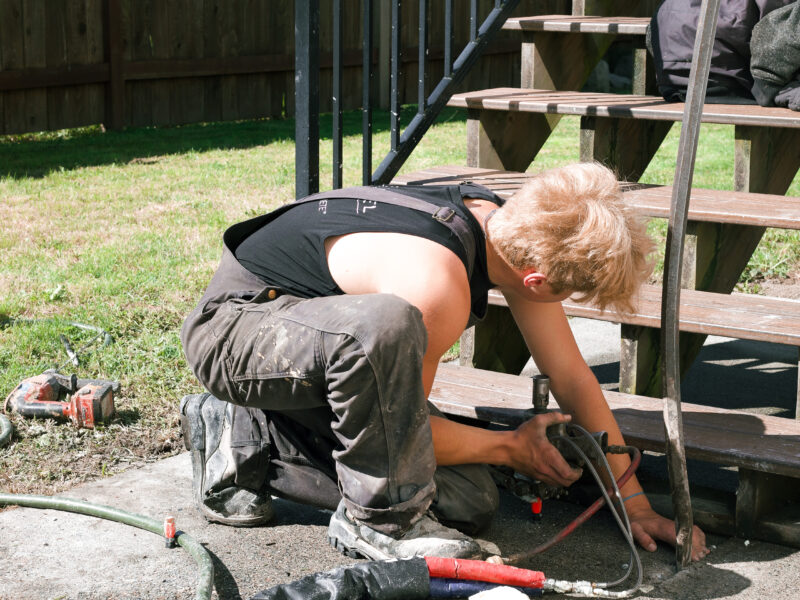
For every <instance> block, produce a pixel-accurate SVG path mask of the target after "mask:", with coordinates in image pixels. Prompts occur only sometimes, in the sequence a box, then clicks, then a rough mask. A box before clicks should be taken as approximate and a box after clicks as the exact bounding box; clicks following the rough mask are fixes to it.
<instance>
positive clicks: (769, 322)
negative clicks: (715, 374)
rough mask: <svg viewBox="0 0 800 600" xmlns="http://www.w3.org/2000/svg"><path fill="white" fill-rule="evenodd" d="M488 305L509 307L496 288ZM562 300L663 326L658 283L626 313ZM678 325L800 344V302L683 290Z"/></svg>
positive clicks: (576, 311)
mask: <svg viewBox="0 0 800 600" xmlns="http://www.w3.org/2000/svg"><path fill="white" fill-rule="evenodd" d="M489 303H490V304H493V305H495V306H506V301H505V298H503V296H502V294H500V292H498V291H496V290H491V291H490V292H489ZM561 304H562V306H563V307H564V312H565V313H567V315H569V316H572V317H585V318H589V319H597V320H600V321H611V322H613V323H625V324H627V325H642V326H645V327H654V328H659V327H660V326H661V287H660V286H654V285H644V286H642V288H641V291H640V295H639V303H638V307H637V309H636V311H635V312H634V313H632V314H628V315H621V314H619V313H616V312H613V311H608V310H607V311H605V312H600V310H599V309H598V308H597V307H595V306H594V305H593V304H591V303H588V304H581V303H579V302H576V301H574V300H572V299H569V298H568V299H567V300H565V301H564V302H562V303H561ZM679 328H680V330H681V331H688V332H691V333H703V334H707V335H719V336H724V337H732V338H737V339H742V340H756V341H762V342H771V343H774V344H787V345H790V346H800V300H791V299H788V298H772V297H768V296H758V295H755V294H715V293H712V292H701V291H698V290H686V289H684V290H681V307H680V323H679Z"/></svg>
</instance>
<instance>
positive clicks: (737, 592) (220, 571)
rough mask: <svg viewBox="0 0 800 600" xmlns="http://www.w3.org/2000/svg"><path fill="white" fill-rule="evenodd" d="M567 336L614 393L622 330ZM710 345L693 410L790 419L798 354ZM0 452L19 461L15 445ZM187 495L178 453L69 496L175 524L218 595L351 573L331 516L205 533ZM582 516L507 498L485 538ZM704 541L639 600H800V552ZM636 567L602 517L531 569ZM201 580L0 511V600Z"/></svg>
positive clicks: (583, 327)
mask: <svg viewBox="0 0 800 600" xmlns="http://www.w3.org/2000/svg"><path fill="white" fill-rule="evenodd" d="M573 327H574V329H575V331H576V337H577V338H578V340H579V344H580V345H581V347H582V350H583V352H584V355H585V356H586V357H587V360H588V361H589V362H590V364H592V365H594V368H595V370H596V373H597V374H598V377H599V378H600V380H601V382H603V383H604V386H605V387H609V388H613V386H614V381H616V377H617V376H616V370H618V365H617V363H616V361H617V352H618V351H617V348H618V344H619V342H618V340H619V337H618V328H616V327H615V326H613V325H609V324H605V323H599V322H596V321H583V320H574V321H573ZM711 342H712V343H710V344H709V345H708V346H707V348H706V349H705V350H704V352H703V355H702V356H701V360H700V361H699V362H698V364H697V365H696V366H695V367H693V369H692V371H691V372H690V373H689V375H688V376H687V378H686V381H685V385H684V400H685V401H687V402H698V403H699V402H700V401H701V399H702V400H704V401H709V402H710V403H717V404H719V405H725V406H735V407H737V408H748V409H753V410H760V411H763V412H769V413H771V414H778V415H783V416H789V411H793V406H794V393H795V391H794V390H795V385H796V377H797V371H796V357H797V354H796V350H795V349H793V348H785V347H780V346H774V345H767V344H752V343H747V342H739V341H732V340H724V339H716V340H711ZM731 365H734V366H736V367H737V368H734V369H731V368H730V367H731ZM177 400H178V399H177V398H176V410H177ZM2 451H5V452H8V451H13V446H11V447H10V448H8V449H5V450H2ZM646 468H648V469H650V471H652V472H653V473H654V474H655V475H654V476H658V472H659V470H660V469H661V466H660V465H659V462H658V460H657V459H651V460H649V462H648V465H647V467H646ZM692 473H693V470H692V469H691V468H690V475H692ZM697 473H700V474H699V475H698V474H697ZM662 474H663V471H662ZM728 475H730V474H728ZM695 477H701V478H703V483H704V484H705V483H706V481H705V479H706V477H707V475H706V474H705V473H703V472H701V471H695ZM720 477H721V481H720V486H721V487H724V486H726V485H731V481H735V478H733V479H731V478H730V477H728V478H727V479H726V473H724V472H723V473H721V474H720ZM190 488H191V469H190V461H189V455H188V453H183V454H180V455H178V456H175V457H172V458H169V459H165V460H162V461H158V462H156V463H152V464H149V465H147V466H145V467H143V468H138V469H131V470H129V471H127V472H125V473H122V474H120V475H116V476H114V477H109V478H106V479H102V480H99V481H96V482H93V483H90V484H87V485H83V486H80V487H77V488H74V489H72V490H70V492H69V493H67V494H64V495H65V496H68V497H71V498H77V499H83V500H88V501H91V502H96V503H100V504H105V505H111V506H114V507H117V508H120V509H123V510H128V511H133V512H136V513H140V514H143V515H147V516H149V517H152V518H154V519H157V520H159V521H160V520H162V519H163V518H164V517H165V516H167V515H173V516H175V517H176V521H177V526H178V529H179V530H182V531H185V532H187V533H189V534H190V535H191V536H192V537H194V538H195V539H197V540H198V541H200V542H201V543H202V544H203V545H204V546H205V547H206V549H207V550H208V552H209V553H210V554H211V556H212V559H213V562H214V567H215V582H214V583H215V591H214V596H213V597H214V598H222V599H226V600H227V599H238V598H250V597H251V596H253V595H254V594H256V593H257V592H259V591H261V590H264V589H266V588H269V587H271V586H273V585H276V584H279V583H284V582H288V581H293V580H295V579H297V578H299V577H301V576H303V575H306V574H309V573H314V572H318V571H325V570H328V569H331V568H334V567H337V566H343V565H349V564H352V563H353V562H354V561H353V560H352V559H349V558H346V557H344V556H342V555H340V554H339V553H338V552H336V551H335V550H334V549H333V548H331V547H330V546H329V545H328V543H327V536H326V529H327V523H328V520H329V518H330V513H329V512H328V511H324V510H317V509H314V508H310V507H305V506H300V505H297V504H293V503H290V502H286V501H283V500H279V499H276V500H274V506H275V512H276V519H275V521H274V522H273V523H272V524H271V525H270V526H267V527H260V528H254V529H234V528H230V527H225V526H221V525H215V524H209V523H206V522H205V521H204V519H203V518H202V517H201V516H200V515H199V513H198V512H197V511H196V510H195V508H194V507H193V506H192V502H191V489H190ZM580 510H581V508H580V507H578V506H576V505H573V504H570V503H567V502H560V501H548V502H547V503H546V504H545V516H544V518H543V519H542V520H541V521H539V522H536V521H533V520H532V519H531V517H530V513H529V511H528V508H527V506H525V504H524V503H523V502H521V501H520V500H518V499H516V498H514V497H512V496H510V495H506V494H503V495H502V505H501V510H500V511H499V514H498V515H497V517H496V518H495V520H494V523H493V524H492V526H491V528H490V529H489V530H488V531H487V532H485V534H483V536H482V539H483V540H484V543H485V544H486V545H487V547H489V548H491V547H492V544H493V545H494V546H496V547H497V549H499V550H500V551H501V552H502V553H503V554H504V555H508V554H513V553H515V552H520V551H523V550H525V549H529V548H531V547H532V546H533V545H535V544H537V543H540V542H541V541H543V540H546V539H548V538H549V537H550V536H551V535H553V534H554V533H555V532H556V531H558V530H559V529H560V528H561V527H563V526H564V525H565V524H566V523H567V522H569V520H571V519H572V518H574V517H575V516H576V515H577V514H578V513H579V512H580ZM710 543H711V544H712V545H713V546H714V549H713V551H712V553H711V554H710V555H709V556H708V558H707V559H706V560H704V561H702V562H701V563H697V564H695V565H693V566H692V567H690V568H688V569H686V570H683V571H681V572H676V569H675V558H674V551H673V550H672V549H671V548H668V547H666V546H662V547H660V548H659V549H658V550H657V551H656V552H654V553H648V552H644V551H642V552H640V555H641V558H642V562H643V566H644V583H643V586H642V588H641V591H640V594H639V595H638V596H637V597H638V598H642V599H653V600H655V599H659V600H671V599H675V600H678V599H706V598H708V599H710V598H735V599H737V600H756V599H757V600H764V599H765V598H787V599H792V598H800V590H798V588H800V551H798V550H795V549H792V548H787V547H783V546H777V545H772V544H768V543H764V542H758V541H752V540H743V539H738V538H724V537H720V536H710ZM629 560H630V558H629V554H628V552H627V550H626V546H625V544H624V542H623V540H622V538H621V536H620V535H619V532H618V531H617V530H616V525H615V524H614V522H613V520H612V519H611V516H610V514H608V513H607V512H605V511H601V513H599V514H598V515H597V516H595V517H594V518H592V519H591V520H590V521H589V522H588V523H587V524H586V525H584V526H583V527H582V528H581V529H579V530H578V531H577V532H576V533H574V534H573V535H572V536H570V537H569V538H567V540H566V541H564V542H563V543H561V544H560V545H558V546H556V547H554V548H553V549H552V550H550V551H548V552H547V553H545V554H543V555H540V556H539V557H538V558H537V559H536V560H535V561H534V562H532V563H531V564H529V565H526V566H528V567H530V568H535V569H538V570H543V571H544V572H545V573H546V574H547V576H548V577H554V578H559V579H588V580H594V581H608V580H613V579H616V578H617V577H619V576H621V575H622V574H623V573H624V569H625V567H626V566H627V564H628V562H629ZM196 574H197V567H196V565H195V563H194V561H193V559H192V558H191V557H190V556H189V555H188V554H187V553H186V552H185V551H183V550H182V549H180V548H175V549H167V548H165V546H164V541H163V539H162V538H160V537H158V536H156V535H154V534H151V533H149V532H146V531H142V530H138V529H135V528H132V527H128V526H125V525H120V524H117V523H113V522H110V521H103V520H99V519H96V518H93V517H87V516H82V515H75V514H70V513H63V512H57V511H52V510H37V509H27V508H18V509H13V510H6V511H4V512H2V513H0V600H12V599H13V600H27V599H37V600H39V599H53V600H55V599H63V600H66V599H92V600H94V599H100V598H114V599H141V600H155V599H172V598H192V597H193V596H194V592H195V586H196V583H197V581H196ZM549 597H552V598H558V597H559V596H557V595H549Z"/></svg>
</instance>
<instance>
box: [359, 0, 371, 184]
mask: <svg viewBox="0 0 800 600" xmlns="http://www.w3.org/2000/svg"><path fill="white" fill-rule="evenodd" d="M363 3H364V6H363V13H364V20H363V29H364V31H363V32H362V33H363V36H364V46H363V54H362V57H363V58H362V63H363V64H362V74H363V79H362V86H363V90H362V92H363V95H362V102H361V111H362V121H361V138H362V142H361V164H362V169H361V180H362V183H363V185H369V184H370V182H371V177H372V0H363Z"/></svg>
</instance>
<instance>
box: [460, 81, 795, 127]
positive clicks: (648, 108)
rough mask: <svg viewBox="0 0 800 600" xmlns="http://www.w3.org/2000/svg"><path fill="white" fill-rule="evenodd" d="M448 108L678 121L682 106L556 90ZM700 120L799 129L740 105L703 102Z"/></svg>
mask: <svg viewBox="0 0 800 600" xmlns="http://www.w3.org/2000/svg"><path fill="white" fill-rule="evenodd" d="M447 104H448V106H455V107H460V108H472V109H483V110H501V111H519V112H532V113H545V114H559V115H577V116H589V117H591V116H596V117H615V118H627V119H649V120H654V121H680V120H681V119H682V118H683V102H665V101H664V100H663V99H662V98H661V97H659V96H634V95H629V94H606V93H599V92H557V91H553V90H532V89H520V88H495V89H488V90H479V91H474V92H465V93H461V94H454V95H453V97H452V98H451V99H450V101H449V102H448V103H447ZM701 120H702V122H704V123H723V124H728V125H754V126H762V127H786V128H798V129H800V115H799V114H798V113H797V112H795V111H792V110H790V109H788V108H777V107H764V106H758V105H741V104H705V105H704V107H703V116H702V119H701Z"/></svg>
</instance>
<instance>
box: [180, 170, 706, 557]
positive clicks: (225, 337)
mask: <svg viewBox="0 0 800 600" xmlns="http://www.w3.org/2000/svg"><path fill="white" fill-rule="evenodd" d="M652 247H653V244H652V241H651V240H650V239H649V238H648V237H647V235H646V232H645V228H644V224H643V223H642V222H641V221H640V220H638V219H637V218H636V216H635V215H633V214H632V213H631V212H630V211H629V210H628V209H626V208H625V206H624V205H623V203H622V200H621V192H620V188H619V185H618V183H617V181H616V178H615V177H614V175H613V173H611V172H610V171H609V170H608V169H606V168H605V167H602V166H600V165H597V164H579V165H573V166H569V167H565V168H561V169H554V170H552V171H548V172H545V173H543V174H541V175H539V176H538V177H536V178H534V179H533V180H532V181H530V182H529V183H528V184H526V185H525V186H524V187H523V188H522V189H521V190H520V191H519V192H518V193H517V194H516V195H515V196H514V197H513V198H511V199H509V200H508V201H503V200H502V199H501V198H499V197H497V196H496V195H495V194H493V193H492V192H490V191H489V190H487V189H485V188H483V187H480V186H477V185H471V184H462V185H455V186H446V187H415V186H390V187H380V188H351V189H349V190H343V191H341V190H337V191H336V192H334V193H327V194H322V195H317V196H314V197H311V199H310V200H306V201H299V202H297V203H292V204H288V205H286V206H283V207H281V208H279V209H277V210H276V211H273V212H272V213H269V214H267V215H263V216H261V217H257V218H255V219H251V220H249V221H245V222H243V223H239V224H237V225H234V226H233V227H231V228H230V229H228V230H227V231H226V232H225V235H224V248H223V256H222V261H221V264H220V266H219V268H218V270H217V272H216V273H215V275H214V277H213V279H212V280H211V283H210V284H209V287H208V289H207V290H206V293H205V295H204V296H203V298H202V300H201V301H200V303H199V305H198V306H197V308H196V309H195V310H194V311H193V312H192V313H191V314H190V315H189V317H188V318H187V319H186V322H185V323H184V326H183V329H182V331H181V339H182V342H183V347H184V351H185V354H186V358H187V360H188V363H189V365H190V366H191V367H192V369H193V371H194V373H195V375H196V376H197V378H198V379H199V380H200V382H201V383H202V384H203V386H204V387H205V388H206V390H208V393H206V394H200V395H193V396H187V397H186V398H184V399H183V401H182V403H181V412H182V423H183V428H184V437H185V440H186V443H187V446H188V447H189V448H190V449H191V450H192V464H193V478H194V483H193V488H194V494H195V500H196V502H197V504H198V507H199V508H200V510H201V511H202V513H203V514H204V516H205V517H206V518H207V519H208V520H211V521H216V522H219V523H224V524H228V525H238V526H251V525H260V524H263V523H266V522H268V521H269V520H270V518H271V517H272V515H273V512H272V505H271V501H270V497H271V495H276V496H279V497H283V498H287V499H290V500H294V501H298V502H303V503H308V504H313V505H316V506H320V507H324V508H329V509H331V510H334V513H333V516H332V517H331V521H330V526H329V530H328V537H329V539H330V541H331V543H332V544H333V545H334V546H335V547H337V548H338V549H339V550H341V551H342V552H345V553H347V554H350V555H360V556H364V557H367V558H371V559H384V558H389V557H398V558H402V557H410V556H414V555H435V556H453V557H474V556H477V555H478V554H479V553H480V549H479V547H478V545H477V544H476V543H475V542H474V541H473V540H472V539H471V538H470V537H469V535H472V534H474V533H476V532H477V531H479V530H480V529H482V528H483V527H485V526H486V525H487V524H488V523H489V522H490V520H491V518H492V515H493V513H494V512H495V510H496V508H497V505H498V493H497V489H496V487H495V484H494V482H493V481H492V478H491V476H490V474H489V472H488V469H487V468H486V465H487V464H492V465H505V466H509V467H512V468H514V469H515V470H517V471H519V472H521V473H524V474H525V475H528V476H530V477H532V478H535V479H539V480H542V481H545V482H549V483H553V484H557V485H561V486H569V485H570V484H572V483H573V482H574V481H575V480H576V479H577V478H578V477H579V475H580V472H578V471H575V470H573V469H572V468H571V467H570V466H569V465H568V464H567V463H566V462H565V461H564V459H563V457H562V456H561V455H560V454H559V452H558V451H557V450H556V449H555V448H554V447H553V446H552V445H551V444H550V443H549V442H548V440H547V437H546V435H545V430H546V428H547V426H548V425H551V424H554V423H559V422H566V421H569V420H570V419H572V420H574V421H575V422H576V423H578V424H580V425H582V426H583V427H585V428H587V429H589V430H590V431H599V430H604V431H607V432H608V433H609V443H611V444H622V443H623V440H622V436H621V434H620V431H619V428H618V427H617V424H616V422H615V420H614V417H613V415H612V413H611V411H610V410H609V408H608V405H607V404H606V402H605V399H604V397H603V394H602V391H601V389H600V386H599V385H598V382H597V380H596V378H595V377H594V375H593V374H592V372H591V370H590V369H589V367H588V366H587V365H586V363H585V361H584V360H583V358H582V357H581V355H580V353H579V351H578V348H577V346H576V344H575V341H574V339H573V337H572V333H571V330H570V328H569V325H568V323H567V319H566V317H565V315H564V311H563V309H562V307H561V304H560V301H561V300H563V299H565V298H566V297H567V296H569V295H572V294H574V293H579V294H581V295H582V296H583V297H584V298H585V299H587V300H589V299H591V300H594V301H595V302H596V303H598V304H599V305H601V306H614V307H617V308H621V309H623V310H624V309H629V308H630V307H631V305H632V298H634V296H635V293H636V291H637V289H638V288H639V286H640V284H641V283H642V282H643V280H644V279H646V278H647V276H648V275H649V273H650V271H651V265H650V263H649V262H648V255H649V253H650V252H651V250H652ZM493 287H496V288H498V289H499V290H500V291H501V292H502V293H503V295H504V296H505V298H506V300H507V301H508V305H509V307H510V309H511V312H512V314H513V316H514V319H515V321H516V323H517V325H518V326H519V328H520V330H521V332H522V334H523V335H524V338H525V341H526V342H527V345H528V347H529V349H530V351H531V354H532V355H533V358H534V360H535V361H536V364H537V365H538V366H539V368H540V369H541V370H542V372H545V373H547V374H548V375H549V377H550V380H551V389H552V391H553V394H554V396H555V398H556V400H557V401H558V403H559V405H560V407H561V409H562V410H563V411H564V414H561V413H549V414H545V415H539V416H537V417H535V418H533V419H531V420H530V421H527V422H526V423H524V424H523V425H521V426H520V427H519V428H517V429H516V430H513V431H489V430H485V429H481V428H476V427H470V426H467V425H463V424H460V423H455V422H452V421H449V420H447V419H446V418H444V417H443V416H442V415H441V414H440V413H439V412H438V411H436V409H435V408H433V407H432V406H431V405H430V404H428V402H427V400H426V399H427V396H428V394H429V393H430V390H431V387H432V385H433V381H434V375H435V373H436V369H437V366H438V364H439V360H440V359H441V357H442V355H443V354H444V353H445V352H446V351H447V350H448V349H449V348H450V347H451V346H452V345H453V343H454V342H455V341H456V340H458V339H459V336H460V335H461V333H462V332H463V330H464V328H465V327H467V326H468V324H469V323H470V322H474V321H475V320H478V319H481V318H482V317H483V316H484V315H485V313H486V310H487V292H488V290H489V289H490V288H493ZM610 460H611V463H612V468H613V470H614V472H615V474H616V475H617V476H619V475H620V474H621V473H622V472H623V471H624V470H625V468H626V467H627V466H628V464H629V462H628V458H627V457H626V456H620V455H612V456H611V457H610ZM640 492H641V487H640V486H639V483H638V482H637V481H636V478H635V477H634V478H631V479H630V480H629V481H628V483H627V484H626V485H625V486H624V487H623V489H622V493H623V497H624V498H626V507H627V509H628V514H629V515H630V518H631V522H632V526H633V530H634V534H635V537H636V539H637V541H638V542H639V544H641V545H642V546H643V547H645V548H646V549H648V550H654V549H655V545H656V544H655V541H654V540H655V539H660V540H664V541H667V542H670V543H674V542H675V528H674V525H673V522H672V521H670V520H667V519H664V518H663V517H660V516H659V515H657V514H656V513H655V512H653V510H652V509H651V507H650V504H649V502H648V500H647V498H646V497H645V496H644V495H643V494H641V493H640ZM693 547H694V553H695V558H699V557H701V556H704V555H705V554H706V553H707V550H706V548H705V540H704V536H703V534H702V532H701V531H700V530H699V529H695V539H694V546H693Z"/></svg>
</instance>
